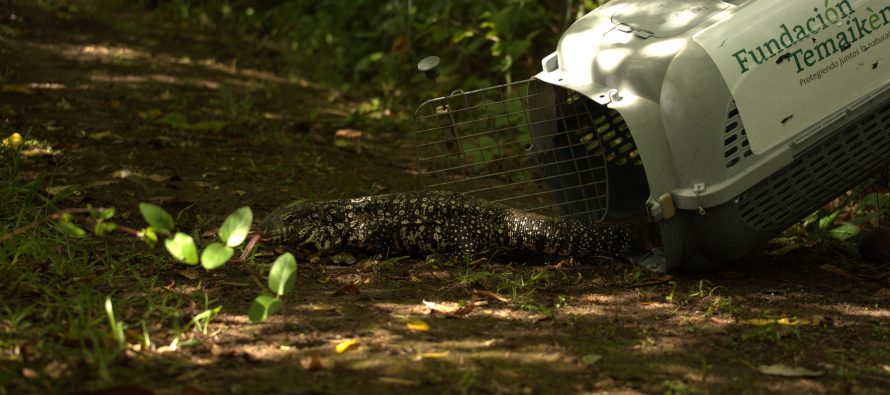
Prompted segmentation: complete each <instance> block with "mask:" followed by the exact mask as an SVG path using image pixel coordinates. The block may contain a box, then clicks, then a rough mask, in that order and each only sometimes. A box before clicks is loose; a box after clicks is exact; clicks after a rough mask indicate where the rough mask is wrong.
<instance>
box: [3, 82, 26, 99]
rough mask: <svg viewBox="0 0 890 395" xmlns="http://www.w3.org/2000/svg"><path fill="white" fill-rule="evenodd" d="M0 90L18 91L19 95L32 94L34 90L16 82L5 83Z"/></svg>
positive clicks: (7, 91)
mask: <svg viewBox="0 0 890 395" xmlns="http://www.w3.org/2000/svg"><path fill="white" fill-rule="evenodd" d="M0 92H3V93H18V94H20V95H25V96H34V91H33V90H31V89H30V88H27V87H25V86H23V85H17V84H6V85H3V88H2V89H0Z"/></svg>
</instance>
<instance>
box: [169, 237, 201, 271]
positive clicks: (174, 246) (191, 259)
mask: <svg viewBox="0 0 890 395" xmlns="http://www.w3.org/2000/svg"><path fill="white" fill-rule="evenodd" d="M164 246H165V247H167V251H170V255H173V257H174V258H176V260H177V261H180V262H182V263H185V264H188V265H197V264H198V247H196V246H195V240H194V239H192V237H191V236H189V235H187V234H185V233H182V232H176V235H175V236H173V238H167V240H164Z"/></svg>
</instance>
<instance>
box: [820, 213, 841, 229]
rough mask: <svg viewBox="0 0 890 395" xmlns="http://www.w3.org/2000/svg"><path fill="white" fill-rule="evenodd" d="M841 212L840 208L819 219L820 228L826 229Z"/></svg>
mask: <svg viewBox="0 0 890 395" xmlns="http://www.w3.org/2000/svg"><path fill="white" fill-rule="evenodd" d="M840 213H841V211H840V210H838V211H835V212H833V213H831V214H829V215H826V216H824V217H822V218H820V219H819V230H826V229H828V227H829V226H831V224H832V223H833V222H834V219H835V218H837V216H838V215H839V214H840Z"/></svg>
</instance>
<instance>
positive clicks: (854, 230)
mask: <svg viewBox="0 0 890 395" xmlns="http://www.w3.org/2000/svg"><path fill="white" fill-rule="evenodd" d="M828 233H830V234H831V237H834V238H835V239H840V240H846V239H849V238H851V237H853V236H856V235H858V234H859V226H857V225H855V224H851V223H849V222H847V223H844V224H841V225H840V226H838V227H836V228H832V229H831V230H830V231H828Z"/></svg>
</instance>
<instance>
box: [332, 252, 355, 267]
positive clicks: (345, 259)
mask: <svg viewBox="0 0 890 395" xmlns="http://www.w3.org/2000/svg"><path fill="white" fill-rule="evenodd" d="M355 261H356V259H355V256H353V255H352V254H350V253H348V252H341V253H339V254H336V255H334V256H332V257H331V262H333V263H334V264H335V265H351V264H353V263H355Z"/></svg>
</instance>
